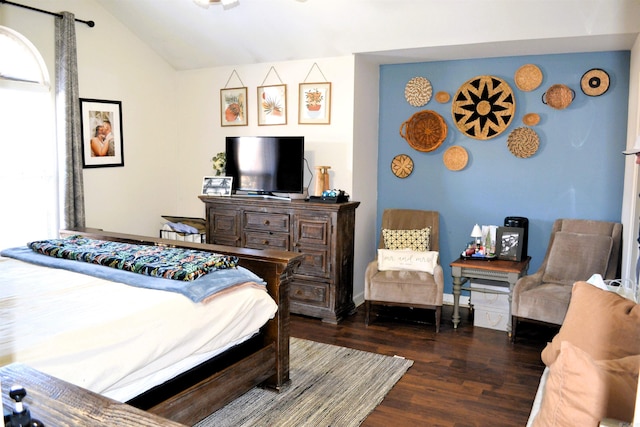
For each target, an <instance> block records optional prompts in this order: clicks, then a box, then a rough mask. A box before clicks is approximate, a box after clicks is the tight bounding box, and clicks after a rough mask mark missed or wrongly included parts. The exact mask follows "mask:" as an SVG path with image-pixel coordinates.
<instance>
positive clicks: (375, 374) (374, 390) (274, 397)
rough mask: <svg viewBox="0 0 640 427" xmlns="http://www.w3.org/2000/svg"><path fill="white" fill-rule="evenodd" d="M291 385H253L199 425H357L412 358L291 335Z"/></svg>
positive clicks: (199, 426) (395, 380) (277, 426)
mask: <svg viewBox="0 0 640 427" xmlns="http://www.w3.org/2000/svg"><path fill="white" fill-rule="evenodd" d="M290 348H291V360H290V377H291V384H290V385H288V386H287V387H285V389H284V390H283V391H281V392H280V393H275V392H273V391H269V390H263V389H261V388H254V389H252V390H250V391H249V392H247V393H245V394H244V395H242V396H240V397H239V398H238V399H236V400H234V401H233V402H231V403H229V404H228V405H227V406H225V407H223V408H222V409H220V410H219V411H217V412H215V413H213V414H212V415H210V416H208V417H207V418H205V419H204V420H202V421H200V422H199V423H198V424H196V427H214V426H215V427H224V426H233V427H238V426H252V427H253V426H274V427H287V426H291V427H294V426H295V427H300V426H313V427H323V426H324V427H328V426H333V427H338V426H339V427H349V426H359V425H360V424H361V423H362V421H364V419H365V418H366V417H367V415H369V414H370V413H371V411H373V410H374V409H375V407H376V406H378V405H379V404H380V402H382V400H383V399H384V397H385V395H386V394H387V393H388V392H389V390H391V388H392V387H393V386H394V385H395V383H396V382H398V380H399V379H400V378H402V376H403V375H404V373H405V372H406V371H407V369H409V368H410V367H411V365H413V361H412V360H408V359H403V358H399V357H391V356H384V355H381V354H375V353H369V352H365V351H360V350H354V349H351V348H346V347H338V346H335V345H328V344H321V343H318V342H314V341H308V340H304V339H299V338H291V347H290Z"/></svg>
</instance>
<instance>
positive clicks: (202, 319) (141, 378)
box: [0, 229, 301, 424]
mask: <svg viewBox="0 0 640 427" xmlns="http://www.w3.org/2000/svg"><path fill="white" fill-rule="evenodd" d="M60 235H61V238H64V237H69V236H79V237H80V238H87V239H99V240H108V241H111V242H120V243H126V244H134V245H150V246H153V247H155V248H158V247H163V248H164V247H166V248H167V250H168V251H171V250H172V248H185V249H194V250H198V251H206V252H215V253H218V254H222V255H228V256H231V257H237V262H238V267H239V268H238V269H240V270H244V269H246V271H247V274H248V275H249V277H254V276H252V275H253V274H254V275H255V276H256V280H255V282H253V281H247V282H248V283H245V284H242V285H238V286H234V287H233V288H231V289H227V290H224V291H222V292H220V293H219V294H217V295H216V296H215V297H209V296H207V297H206V298H204V301H201V302H193V301H192V300H191V299H190V298H185V295H181V294H179V293H175V292H165V291H163V290H154V289H148V288H146V287H143V288H141V287H138V286H130V285H127V284H122V283H117V282H111V281H108V280H106V279H105V278H104V277H102V278H100V277H90V276H88V275H86V274H82V273H79V272H71V271H66V270H64V269H59V268H50V267H47V266H46V265H47V262H49V261H47V262H44V265H33V264H32V263H31V262H30V261H28V260H20V259H14V258H6V257H3V258H2V261H0V284H1V285H2V286H0V295H2V292H4V295H3V297H2V299H0V332H1V333H0V365H4V364H7V363H12V362H21V363H26V364H28V365H30V366H32V367H34V368H36V369H39V370H41V371H43V372H45V373H47V374H50V375H53V376H56V377H58V378H61V379H63V380H65V381H68V382H71V383H74V384H76V385H79V386H81V387H84V388H87V389H89V390H92V391H96V392H98V393H100V394H103V395H105V396H107V397H111V398H114V399H116V400H119V401H123V402H127V403H129V404H132V405H134V406H136V407H139V408H141V409H144V410H147V411H149V412H152V413H155V414H157V415H160V416H163V417H165V418H169V419H172V420H174V421H178V422H180V423H183V424H194V423H196V422H197V421H199V420H201V419H202V418H204V417H206V416H207V415H208V414H210V413H212V412H214V411H215V410H216V409H218V408H220V407H222V406H223V405H224V404H226V403H228V402H229V401H231V400H233V399H234V398H236V397H238V396H240V395H241V394H243V393H244V392H246V391H247V390H249V389H251V388H252V387H254V386H256V385H259V384H262V385H264V386H266V387H269V388H273V389H275V390H279V389H281V388H282V386H284V385H285V384H286V383H287V382H288V381H289V300H288V282H289V280H290V278H291V275H292V274H293V271H295V269H296V268H297V266H298V265H299V264H300V261H301V256H300V255H299V254H294V253H291V252H282V251H258V250H249V249H239V248H232V247H225V246H219V245H207V244H199V243H190V242H177V241H174V240H165V239H159V238H152V237H143V236H134V235H127V234H120V233H111V232H103V231H99V230H92V229H82V230H64V231H61V233H60ZM12 256H13V254H12ZM40 256H41V257H44V258H50V257H47V256H46V255H40ZM68 262H70V263H77V264H86V263H80V262H78V261H68ZM99 268H102V269H109V268H108V267H99ZM109 270H113V269H109ZM119 274H121V273H119ZM126 274H129V275H135V276H137V277H140V276H141V275H139V274H136V273H126ZM209 276H213V275H209ZM43 277H45V278H46V281H47V282H50V283H48V284H46V285H45V279H44V278H43ZM261 279H262V280H263V281H264V282H266V292H265V290H264V288H265V286H264V284H262V285H261V284H260V283H259V282H260V281H261ZM118 280H119V279H118ZM136 280H138V279H136ZM198 280H200V279H198ZM165 281H166V279H165ZM170 282H175V281H173V280H171V281H170ZM34 284H37V285H34ZM267 293H268V295H267ZM200 298H201V299H202V298H203V296H200ZM258 309H259V311H256V310H258ZM243 313H244V314H243ZM101 331H104V332H101ZM52 337H54V338H52ZM69 361H73V363H69Z"/></svg>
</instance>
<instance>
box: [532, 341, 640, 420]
mask: <svg viewBox="0 0 640 427" xmlns="http://www.w3.org/2000/svg"><path fill="white" fill-rule="evenodd" d="M639 369H640V355H634V356H628V357H625V358H622V359H617V360H599V361H595V360H593V359H592V358H591V356H589V354H587V353H586V352H584V351H582V350H580V349H579V348H577V347H576V346H574V345H572V344H571V343H570V342H567V341H564V342H562V343H561V345H560V354H559V355H558V358H557V359H556V361H555V362H554V363H553V364H552V365H551V366H550V367H549V376H548V377H547V382H546V384H545V387H544V394H543V397H542V404H541V406H540V410H539V412H538V414H537V415H536V417H535V419H534V421H533V427H540V426H549V427H552V426H557V427H560V426H581V427H588V426H593V427H596V426H597V425H598V424H599V423H600V421H601V420H602V419H604V418H615V419H617V420H621V421H626V422H631V420H632V419H633V411H634V406H635V394H636V389H637V387H638V370H639Z"/></svg>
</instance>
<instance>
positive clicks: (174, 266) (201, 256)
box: [27, 236, 238, 281]
mask: <svg viewBox="0 0 640 427" xmlns="http://www.w3.org/2000/svg"><path fill="white" fill-rule="evenodd" d="M27 246H28V247H30V248H31V249H32V250H33V251H35V252H37V253H40V254H43V255H49V256H52V257H55V258H63V259H69V260H76V261H83V262H87V263H90V264H98V265H103V266H106V267H112V268H116V269H118V270H124V271H130V272H133V273H139V274H144V275H147V276H153V277H161V278H164V279H173V280H183V281H191V280H195V279H197V278H198V277H201V276H203V275H205V274H207V273H209V272H212V271H215V270H221V269H227V268H234V267H236V266H237V264H238V258H237V257H235V256H229V255H221V254H216V253H212V252H205V251H197V250H193V249H183V248H167V247H161V246H147V245H136V244H130V243H121V242H111V241H107V240H95V239H88V238H86V237H82V236H70V237H66V238H62V239H48V240H40V241H36V242H31V243H28V244H27Z"/></svg>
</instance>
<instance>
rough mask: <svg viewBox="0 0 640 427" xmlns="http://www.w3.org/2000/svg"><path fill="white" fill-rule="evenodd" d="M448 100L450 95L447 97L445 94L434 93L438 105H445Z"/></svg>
mask: <svg viewBox="0 0 640 427" xmlns="http://www.w3.org/2000/svg"><path fill="white" fill-rule="evenodd" d="M450 99H451V95H449V94H448V93H447V92H438V93H436V101H438V102H439V103H440V104H446V103H447V102H449V100H450Z"/></svg>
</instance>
